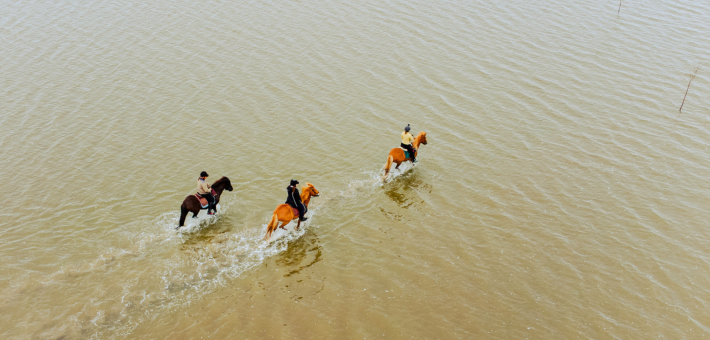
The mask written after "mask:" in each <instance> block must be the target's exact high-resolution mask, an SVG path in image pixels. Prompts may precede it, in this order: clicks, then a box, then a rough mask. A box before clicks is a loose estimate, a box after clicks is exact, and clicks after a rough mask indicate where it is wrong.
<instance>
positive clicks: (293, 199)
mask: <svg viewBox="0 0 710 340" xmlns="http://www.w3.org/2000/svg"><path fill="white" fill-rule="evenodd" d="M296 184H298V181H297V180H295V179H292V180H291V184H290V185H289V186H288V187H287V188H286V191H287V192H288V197H287V198H286V204H288V205H289V206H291V207H292V208H295V209H298V216H299V218H300V219H301V221H305V220H307V218H306V216H305V215H306V209H305V208H306V207H305V206H304V205H303V202H301V194H300V193H299V192H298V188H297V187H296Z"/></svg>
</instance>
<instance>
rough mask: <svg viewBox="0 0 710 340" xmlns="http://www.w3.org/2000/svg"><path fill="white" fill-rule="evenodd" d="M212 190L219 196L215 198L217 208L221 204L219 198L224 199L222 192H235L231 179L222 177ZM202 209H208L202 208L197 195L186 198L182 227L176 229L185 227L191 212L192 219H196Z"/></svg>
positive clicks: (182, 211) (182, 210)
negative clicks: (186, 218)
mask: <svg viewBox="0 0 710 340" xmlns="http://www.w3.org/2000/svg"><path fill="white" fill-rule="evenodd" d="M212 189H214V191H215V192H216V193H217V195H215V196H214V205H215V207H216V206H217V203H219V198H220V197H222V191H224V190H225V189H226V190H227V191H232V190H233V188H232V182H230V181H229V178H227V177H222V178H220V179H218V180H216V181H215V182H214V183H212ZM202 209H207V208H203V207H202V204H200V201H199V200H198V199H197V197H195V195H190V196H187V197H185V200H184V201H182V205H181V206H180V225H179V226H178V227H177V228H175V229H179V228H180V227H182V226H184V225H185V217H186V216H187V213H188V212H191V213H192V218H195V217H197V214H199V213H200V210H202Z"/></svg>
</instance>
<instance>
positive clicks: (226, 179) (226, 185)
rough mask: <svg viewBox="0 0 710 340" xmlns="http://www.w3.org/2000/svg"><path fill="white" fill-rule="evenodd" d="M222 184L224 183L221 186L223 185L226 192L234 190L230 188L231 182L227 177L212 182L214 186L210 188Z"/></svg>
mask: <svg viewBox="0 0 710 340" xmlns="http://www.w3.org/2000/svg"><path fill="white" fill-rule="evenodd" d="M222 183H224V184H223V185H224V190H227V191H232V190H234V188H233V187H232V181H230V180H229V178H228V177H227V176H224V177H222V178H220V179H218V180H217V181H215V182H214V184H213V185H212V186H215V185H218V184H222Z"/></svg>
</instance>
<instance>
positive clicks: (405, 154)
mask: <svg viewBox="0 0 710 340" xmlns="http://www.w3.org/2000/svg"><path fill="white" fill-rule="evenodd" d="M399 148H400V149H402V151H404V159H407V158H412V157H411V155H410V154H409V151H407V149H405V148H403V147H401V146H400V147H399Z"/></svg>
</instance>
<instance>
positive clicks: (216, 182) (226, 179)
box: [212, 176, 232, 186]
mask: <svg viewBox="0 0 710 340" xmlns="http://www.w3.org/2000/svg"><path fill="white" fill-rule="evenodd" d="M224 181H227V182H228V183H232V181H230V180H229V178H227V176H222V178H220V179H218V180H216V181H214V183H212V186H215V185H219V184H222V182H224Z"/></svg>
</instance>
